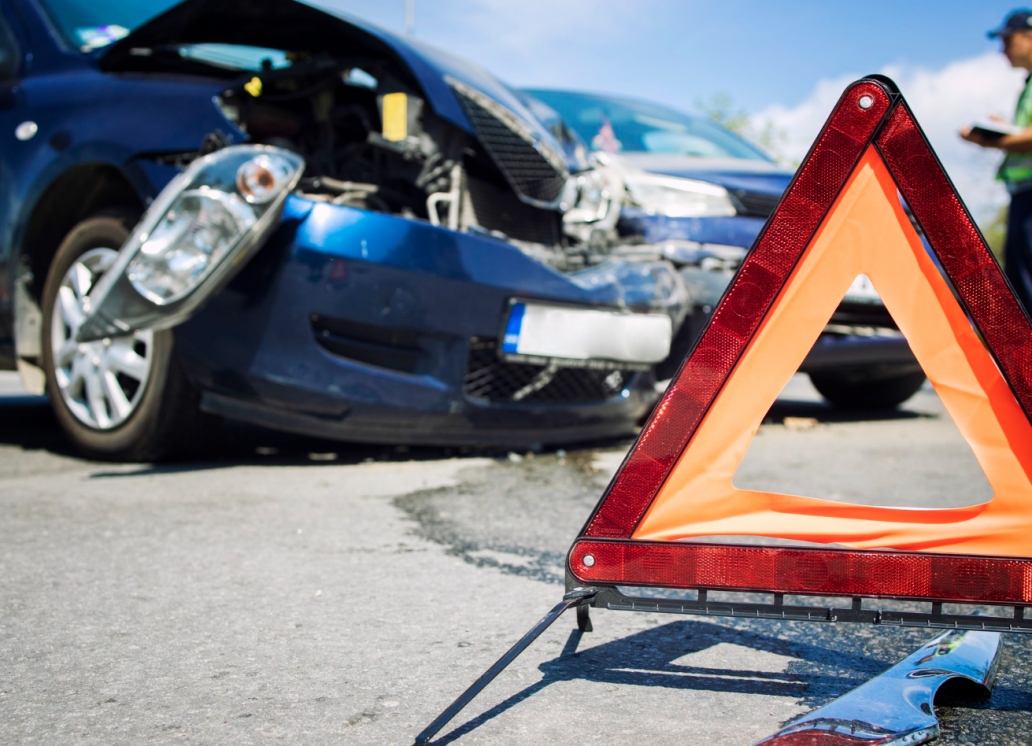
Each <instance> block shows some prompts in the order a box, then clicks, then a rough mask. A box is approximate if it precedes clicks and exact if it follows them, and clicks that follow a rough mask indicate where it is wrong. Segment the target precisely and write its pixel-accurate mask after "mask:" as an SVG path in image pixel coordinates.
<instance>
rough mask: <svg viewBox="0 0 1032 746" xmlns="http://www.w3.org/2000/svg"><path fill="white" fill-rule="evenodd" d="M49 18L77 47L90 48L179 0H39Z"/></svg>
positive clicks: (122, 34) (125, 33) (125, 32)
mask: <svg viewBox="0 0 1032 746" xmlns="http://www.w3.org/2000/svg"><path fill="white" fill-rule="evenodd" d="M41 2H42V5H43V7H44V8H45V9H46V11H47V15H48V16H50V20H51V21H52V22H53V23H54V25H55V26H57V30H58V31H60V32H61V35H62V36H64V38H65V39H66V40H67V41H68V43H69V44H71V45H72V46H73V47H75V48H76V49H79V50H81V51H83V52H90V51H92V50H94V49H100V48H101V47H106V46H107V45H108V44H111V43H112V42H115V41H118V40H119V39H121V38H123V37H125V36H128V35H129V32H130V31H132V30H133V29H135V28H136V27H138V26H142V25H143V24H144V23H146V22H147V21H149V20H150V19H151V18H154V17H155V16H157V15H160V14H162V13H164V12H165V11H166V10H168V9H169V8H171V7H172V6H173V5H178V4H179V3H180V2H181V0H41Z"/></svg>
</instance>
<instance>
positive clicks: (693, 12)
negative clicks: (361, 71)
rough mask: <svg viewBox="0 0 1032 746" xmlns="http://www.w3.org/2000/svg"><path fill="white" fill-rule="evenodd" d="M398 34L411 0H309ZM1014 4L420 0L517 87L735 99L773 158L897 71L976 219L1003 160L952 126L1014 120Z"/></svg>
mask: <svg viewBox="0 0 1032 746" xmlns="http://www.w3.org/2000/svg"><path fill="white" fill-rule="evenodd" d="M309 1H311V2H313V4H320V5H327V6H333V7H337V8H340V9H341V10H345V11H347V12H349V13H351V14H354V15H357V16H360V17H362V18H364V19H366V20H368V21H371V22H373V23H375V24H377V25H379V26H381V27H383V28H386V29H389V30H391V31H395V32H399V33H400V32H403V31H404V29H405V0H309ZM1030 2H1032V0H1030ZM1014 7H1015V6H1013V5H1012V4H1011V3H1009V2H1000V1H999V0H963V1H961V0H939V1H938V2H934V3H933V2H928V1H927V0H910V1H909V2H899V0H896V1H895V2H888V1H887V0H868V2H865V3H855V2H854V3H841V2H838V3H837V2H828V1H827V0H825V1H824V2H817V1H815V0H783V1H782V2H778V3H772V2H769V0H767V1H766V2H760V1H758V0H723V1H721V2H717V1H714V0H415V37H416V38H417V39H418V40H420V41H423V42H427V43H429V44H433V45H434V46H438V47H441V48H442V49H446V50H448V51H449V52H451V53H453V54H456V55H458V56H460V57H464V58H466V59H469V60H471V61H473V62H476V63H478V64H480V65H482V66H483V67H485V68H487V69H488V70H490V71H491V72H493V73H494V74H495V75H497V76H498V77H500V78H502V79H503V80H505V81H506V82H508V83H509V84H511V85H514V86H528V87H530V86H534V87H552V88H569V89H583V90H592V91H601V92H608V93H617V94H624V95H632V96H636V97H639V98H644V99H648V100H652V101H657V102H660V103H665V104H668V105H672V106H674V107H676V108H679V109H683V110H686V111H693V110H695V109H696V108H697V105H698V104H699V103H700V102H705V101H707V100H711V99H712V97H713V96H714V95H718V94H723V95H727V96H730V97H731V99H732V100H733V101H734V103H735V104H736V106H737V107H738V108H740V109H743V110H745V111H746V112H748V113H749V114H750V116H751V118H752V121H753V123H754V127H755V129H756V130H757V131H760V130H762V129H763V128H764V127H765V126H768V125H769V126H771V127H773V130H774V131H775V132H776V133H777V134H778V135H779V138H778V140H777V146H776V148H775V150H776V153H775V155H777V156H779V157H781V158H783V159H784V160H786V161H787V162H793V161H796V162H797V161H798V160H799V159H800V158H802V156H803V155H805V153H806V150H807V149H808V148H809V145H810V143H811V142H812V141H813V138H814V136H815V135H816V134H817V132H818V130H819V129H820V126H821V124H822V123H823V121H824V119H825V118H826V117H827V115H828V114H829V113H830V111H831V109H832V107H833V106H834V103H835V101H836V100H837V99H838V96H839V95H840V94H841V92H842V90H843V88H844V87H845V86H846V84H848V83H849V82H850V81H852V80H855V79H856V78H858V77H861V76H863V75H864V74H867V73H872V72H880V73H885V74H888V75H890V76H891V77H892V78H893V79H895V80H896V82H897V83H898V84H899V85H900V88H901V89H902V91H903V94H904V96H906V98H907V100H908V101H909V102H910V104H911V106H912V107H913V109H914V111H915V114H916V115H917V118H918V121H919V122H920V123H921V124H922V126H923V127H924V128H925V131H926V132H927V133H928V136H929V139H930V140H931V142H932V145H933V147H934V148H935V149H936V152H937V153H938V154H939V156H940V158H941V159H942V160H943V163H944V164H945V165H946V168H947V171H948V172H949V173H950V175H951V177H952V178H953V179H954V182H955V183H956V184H957V187H958V189H959V190H960V192H961V195H962V196H963V197H964V199H965V201H966V202H967V203H968V206H969V207H970V208H971V210H972V212H973V213H974V214H975V217H976V219H978V220H979V222H982V223H986V222H988V221H989V220H990V219H991V218H992V216H993V215H995V213H996V211H997V210H998V209H999V207H1000V206H1001V205H1003V204H1005V203H1006V194H1005V192H1004V191H1003V189H1002V187H1000V185H999V184H998V183H996V182H995V181H994V179H993V174H994V171H995V169H996V166H997V165H998V163H999V160H1000V157H999V155H997V154H994V153H985V152H982V151H980V150H979V149H977V148H975V147H974V146H971V145H968V144H966V143H964V142H962V141H960V140H959V138H958V137H957V135H956V132H957V129H958V128H959V127H960V126H961V125H963V124H965V123H968V122H970V121H972V120H974V119H978V118H982V117H984V116H985V115H987V114H989V113H992V112H995V113H998V114H1001V115H1004V116H1007V117H1008V118H1009V117H1010V115H1011V114H1012V112H1013V109H1014V103H1015V101H1016V99H1017V95H1018V93H1019V92H1020V89H1021V85H1022V81H1023V80H1024V74H1023V73H1022V72H1021V71H1015V70H1011V69H1010V68H1009V66H1008V65H1007V63H1006V60H1004V59H1003V57H1002V55H1000V53H999V42H998V41H994V40H990V39H988V38H986V34H985V32H986V31H987V30H989V29H990V28H994V27H996V26H998V25H999V24H1000V23H1001V22H1002V20H1003V18H1004V17H1005V16H1006V15H1007V13H1008V12H1009V11H1010V10H1012V9H1013V8H1014Z"/></svg>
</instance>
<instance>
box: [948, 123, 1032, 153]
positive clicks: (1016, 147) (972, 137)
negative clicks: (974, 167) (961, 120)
mask: <svg viewBox="0 0 1032 746" xmlns="http://www.w3.org/2000/svg"><path fill="white" fill-rule="evenodd" d="M960 136H961V137H963V138H964V139H965V140H967V141H968V142H973V143H974V144H975V145H981V146H982V147H983V148H996V149H997V150H1002V151H1004V152H1007V153H1032V127H1029V128H1028V129H1026V130H1024V131H1023V132H1019V133H1018V134H1016V135H1004V136H1003V137H987V136H986V135H983V134H982V133H981V132H974V131H972V129H971V128H970V127H965V128H964V129H962V130H961V131H960Z"/></svg>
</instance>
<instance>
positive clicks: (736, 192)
mask: <svg viewBox="0 0 1032 746" xmlns="http://www.w3.org/2000/svg"><path fill="white" fill-rule="evenodd" d="M731 196H732V197H733V198H734V200H735V202H737V203H738V204H737V205H735V207H736V208H737V209H738V214H739V215H745V216H746V217H750V218H769V217H770V214H771V213H772V212H774V208H775V207H777V206H778V202H779V201H781V195H780V194H769V193H767V192H750V191H748V190H746V189H732V190H731Z"/></svg>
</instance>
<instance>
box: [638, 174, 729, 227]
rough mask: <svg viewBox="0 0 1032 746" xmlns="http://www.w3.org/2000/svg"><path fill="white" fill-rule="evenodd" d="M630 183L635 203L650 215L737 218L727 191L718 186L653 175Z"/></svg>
mask: <svg viewBox="0 0 1032 746" xmlns="http://www.w3.org/2000/svg"><path fill="white" fill-rule="evenodd" d="M626 179H627V181H626V186H627V192H628V194H629V196H630V198H631V201H632V202H634V204H636V205H637V206H638V207H640V208H642V209H643V210H645V212H647V213H649V214H650V215H666V216H668V217H671V218H701V217H721V216H730V215H736V214H737V211H736V210H735V206H734V205H733V204H732V203H731V198H730V196H728V193H727V190H726V189H724V187H722V186H718V185H716V184H710V183H709V182H706V181H696V180H694V179H682V178H678V177H675V176H653V175H652V174H633V175H629V176H627V177H626Z"/></svg>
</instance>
